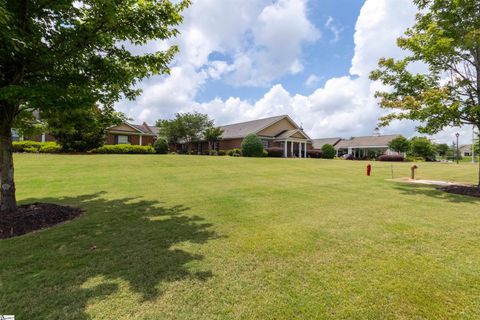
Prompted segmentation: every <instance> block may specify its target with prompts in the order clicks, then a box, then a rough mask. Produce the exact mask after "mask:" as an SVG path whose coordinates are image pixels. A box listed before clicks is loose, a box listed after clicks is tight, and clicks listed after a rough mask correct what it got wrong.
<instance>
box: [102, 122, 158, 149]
mask: <svg viewBox="0 0 480 320" xmlns="http://www.w3.org/2000/svg"><path fill="white" fill-rule="evenodd" d="M157 137H158V128H157V127H153V126H149V125H148V124H146V123H145V122H144V123H143V124H141V125H138V124H131V123H127V122H126V123H122V124H121V125H118V126H114V127H111V128H109V129H108V131H107V136H106V137H105V139H106V141H105V144H133V145H139V146H147V145H153V143H154V142H155V140H157Z"/></svg>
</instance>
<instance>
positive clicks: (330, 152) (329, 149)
mask: <svg viewBox="0 0 480 320" xmlns="http://www.w3.org/2000/svg"><path fill="white" fill-rule="evenodd" d="M336 154H337V152H336V151H335V148H334V147H333V146H332V145H331V144H324V145H323V146H322V158H324V159H333V158H335V155H336Z"/></svg>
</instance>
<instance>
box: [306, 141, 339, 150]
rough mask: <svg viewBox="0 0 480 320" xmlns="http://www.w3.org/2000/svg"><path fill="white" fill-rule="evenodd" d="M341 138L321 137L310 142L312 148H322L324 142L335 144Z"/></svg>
mask: <svg viewBox="0 0 480 320" xmlns="http://www.w3.org/2000/svg"><path fill="white" fill-rule="evenodd" d="M340 140H342V139H341V138H323V139H313V140H312V144H313V148H314V149H322V147H323V146H324V145H326V144H329V145H332V146H335V145H336V144H337V143H338V142H339V141H340Z"/></svg>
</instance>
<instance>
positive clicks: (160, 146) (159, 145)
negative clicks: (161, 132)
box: [153, 138, 168, 154]
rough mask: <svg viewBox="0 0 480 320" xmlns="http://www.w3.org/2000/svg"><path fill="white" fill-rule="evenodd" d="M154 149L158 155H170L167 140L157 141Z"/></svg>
mask: <svg viewBox="0 0 480 320" xmlns="http://www.w3.org/2000/svg"><path fill="white" fill-rule="evenodd" d="M153 148H154V149H155V152H157V153H158V154H167V153H168V142H167V140H165V139H162V138H160V139H157V141H155V143H154V144H153Z"/></svg>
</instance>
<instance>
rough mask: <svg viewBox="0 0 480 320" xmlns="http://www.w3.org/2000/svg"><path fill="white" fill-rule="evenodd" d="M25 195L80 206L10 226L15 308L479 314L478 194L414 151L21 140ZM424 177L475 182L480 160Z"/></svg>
mask: <svg viewBox="0 0 480 320" xmlns="http://www.w3.org/2000/svg"><path fill="white" fill-rule="evenodd" d="M15 161H16V177H17V190H18V200H19V201H20V202H21V203H31V202H34V201H42V202H55V203H60V204H69V205H74V206H79V207H82V208H84V209H85V210H86V212H85V214H84V215H83V216H81V217H80V218H78V219H76V220H74V221H71V222H68V223H65V224H62V225H58V226H56V227H53V228H51V229H49V230H43V231H40V232H36V233H32V234H29V235H25V236H21V237H17V238H12V239H7V240H2V241H0V259H1V260H0V314H14V315H16V316H17V319H49V320H50V319H455V318H456V319H477V318H479V317H480V245H479V244H480V199H475V198H469V197H464V196H457V195H451V194H445V193H442V192H440V191H438V190H436V189H435V188H434V187H431V186H416V185H409V184H401V183H396V182H392V181H388V179H391V177H392V172H393V176H394V178H399V177H406V176H408V175H409V167H410V165H411V164H408V163H405V164H390V163H378V162H377V163H373V176H372V177H366V176H365V167H366V162H351V161H333V160H332V161H328V160H316V159H267V158H262V159H249V158H231V157H196V156H157V155H146V156H136V155H106V156H102V155H98V156H97V155H92V156H88V155H85V156H69V155H27V154H22V155H16V157H15ZM418 166H419V170H418V177H419V178H425V179H435V180H451V181H459V182H470V183H473V182H475V181H476V171H477V167H476V166H474V165H472V164H467V163H465V164H460V165H456V164H440V163H420V164H418Z"/></svg>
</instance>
